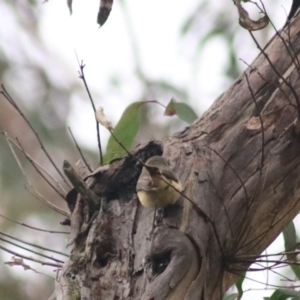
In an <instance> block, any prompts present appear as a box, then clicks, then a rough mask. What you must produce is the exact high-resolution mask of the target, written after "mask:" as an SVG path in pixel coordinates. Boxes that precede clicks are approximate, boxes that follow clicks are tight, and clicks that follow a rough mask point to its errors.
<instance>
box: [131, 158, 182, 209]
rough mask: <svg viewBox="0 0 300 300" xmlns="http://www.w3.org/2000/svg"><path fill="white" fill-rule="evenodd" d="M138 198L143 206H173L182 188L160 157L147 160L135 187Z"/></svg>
mask: <svg viewBox="0 0 300 300" xmlns="http://www.w3.org/2000/svg"><path fill="white" fill-rule="evenodd" d="M136 191H137V194H138V198H139V200H140V202H141V203H142V205H143V206H145V207H154V208H160V207H165V206H167V205H169V204H174V203H175V202H176V201H177V200H178V199H179V197H180V192H181V191H182V187H181V184H180V182H179V181H178V179H177V177H176V176H175V175H174V173H173V172H172V170H171V168H170V166H169V165H168V163H167V161H166V160H165V159H164V158H163V157H162V156H153V157H151V158H149V159H148V160H147V161H146V163H145V166H144V167H143V170H142V172H141V175H140V177H139V179H138V182H137V185H136Z"/></svg>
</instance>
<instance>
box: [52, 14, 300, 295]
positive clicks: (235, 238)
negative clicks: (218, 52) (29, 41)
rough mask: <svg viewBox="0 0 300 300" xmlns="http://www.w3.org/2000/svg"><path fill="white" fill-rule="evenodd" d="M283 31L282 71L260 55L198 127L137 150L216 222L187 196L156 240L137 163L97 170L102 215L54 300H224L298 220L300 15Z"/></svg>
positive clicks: (77, 246) (276, 55)
mask: <svg viewBox="0 0 300 300" xmlns="http://www.w3.org/2000/svg"><path fill="white" fill-rule="evenodd" d="M285 31H286V32H282V33H281V35H282V38H283V39H284V41H285V43H286V45H284V43H283V41H282V39H280V38H278V37H276V38H275V39H274V40H273V42H272V43H271V44H270V45H269V46H268V47H267V49H266V50H265V52H266V54H267V56H268V58H269V59H270V61H271V62H272V64H273V66H274V68H275V69H276V70H277V72H275V71H274V68H273V67H272V66H270V63H269V62H268V60H267V59H266V57H265V56H264V55H263V54H260V55H259V56H258V58H257V59H256V60H255V61H254V62H253V64H252V66H251V68H248V69H247V70H246V72H245V73H244V74H243V75H242V76H241V77H240V78H239V79H238V80H236V82H235V83H234V84H233V85H232V86H231V87H230V88H229V89H228V90H227V91H226V92H225V93H224V94H223V95H221V96H220V97H219V98H218V99H217V100H216V101H215V103H214V105H213V106H212V107H211V108H210V109H209V110H208V111H207V112H206V113H205V114H204V115H203V116H202V117H201V118H200V119H199V120H197V121H196V122H195V123H194V124H192V125H191V126H189V127H187V128H185V129H184V130H182V131H181V132H179V133H178V134H175V135H174V136H172V137H169V138H166V139H163V140H162V141H157V142H155V141H154V142H150V143H149V144H147V145H141V146H139V147H138V148H137V149H135V150H134V151H133V152H132V153H133V155H135V156H136V157H138V158H139V159H141V160H142V161H146V160H147V158H149V157H151V156H153V155H160V154H163V156H164V157H165V158H166V159H167V160H168V161H169V163H170V165H171V168H172V169H173V171H174V173H175V174H176V175H177V176H178V178H179V179H180V181H181V182H182V184H183V186H184V188H185V194H186V195H187V196H188V197H189V198H191V199H192V200H193V201H194V202H195V203H196V205H197V206H199V207H200V208H201V209H202V211H204V212H205V213H206V214H207V216H208V217H209V220H210V221H209V220H206V219H205V218H203V216H200V215H199V214H198V213H197V212H196V210H195V209H194V208H193V206H192V205H191V204H189V202H188V201H187V200H185V199H184V198H182V199H181V200H180V201H179V203H178V205H175V206H174V207H171V208H168V209H167V210H166V214H167V215H166V216H165V217H164V219H163V224H162V225H161V226H158V227H157V228H155V232H154V234H153V235H150V231H151V227H152V225H151V224H152V220H153V210H151V209H147V208H144V207H142V206H141V205H140V204H139V203H138V201H137V197H136V192H135V185H136V181H137V178H138V176H139V172H140V171H141V168H142V165H141V164H140V163H139V162H137V161H136V160H135V159H134V158H133V157H130V156H128V157H126V158H124V159H122V160H120V161H118V162H116V163H114V164H113V165H112V166H111V167H110V168H109V169H107V168H106V169H103V171H101V169H100V170H99V171H98V172H97V174H96V175H94V176H93V178H94V183H93V184H92V185H91V188H92V189H93V190H94V191H95V192H96V193H97V194H98V195H99V197H100V198H101V200H102V201H104V200H105V202H106V203H107V208H106V209H99V210H98V211H94V212H91V213H90V215H91V216H92V215H93V216H94V217H93V218H92V217H91V220H92V222H91V224H89V225H88V227H87V228H85V229H86V230H85V231H83V232H82V233H81V235H80V237H79V238H78V239H77V240H76V241H75V243H74V245H73V250H72V255H71V258H70V261H69V262H68V263H67V264H66V266H65V268H64V270H63V272H61V276H60V279H59V281H58V282H57V286H56V294H57V298H58V299H72V300H73V299H105V300H112V299H155V300H162V299H173V300H174V299H178V300H180V299H189V300H194V299H195V300H196V299H209V300H214V299H221V298H222V294H224V292H225V291H226V290H227V289H228V288H229V287H230V286H231V285H232V284H233V283H234V281H235V280H236V278H237V275H236V274H241V273H243V272H244V271H245V270H246V269H247V268H248V267H249V258H247V257H249V256H250V255H254V256H255V255H258V254H260V253H261V252H262V251H263V250H264V249H265V248H266V247H267V246H268V245H269V244H270V243H271V242H272V241H273V240H274V239H275V238H276V237H277V235H278V234H279V233H280V232H281V231H282V230H283V228H284V227H285V226H286V225H287V224H288V223H289V222H290V221H291V220H292V219H293V218H294V217H295V216H296V215H297V213H298V212H299V209H300V201H299V195H300V191H299V187H300V185H299V183H300V173H299V171H300V155H299V153H300V131H299V129H300V124H299V111H300V107H299V99H298V97H299V96H300V84H299V65H298V66H297V64H298V63H297V62H298V59H296V58H294V59H292V58H291V55H290V54H292V55H295V54H298V53H299V49H300V38H299V34H300V18H299V17H297V18H296V19H295V20H293V22H292V24H291V27H290V30H289V33H288V30H287V28H286V30H285ZM245 34H247V33H246V32H245ZM287 47H288V50H287ZM278 74H281V75H282V76H283V78H284V80H283V79H282V78H280V76H278ZM246 76H247V77H246ZM247 78H248V81H249V84H248V82H247ZM284 81H285V82H284ZM287 83H288V84H287ZM290 86H292V87H293V89H291V87H290ZM251 90H252V91H253V94H252V93H251ZM253 95H254V96H253ZM295 96H296V97H295ZM255 102H256V103H255ZM262 128H263V130H262ZM252 260H253V259H252ZM149 278H150V279H149ZM71 295H72V296H71Z"/></svg>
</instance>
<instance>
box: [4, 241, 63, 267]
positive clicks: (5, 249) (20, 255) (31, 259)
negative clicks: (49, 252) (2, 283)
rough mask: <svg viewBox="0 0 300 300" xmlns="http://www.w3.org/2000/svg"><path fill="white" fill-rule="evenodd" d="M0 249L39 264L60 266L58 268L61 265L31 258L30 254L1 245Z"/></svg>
mask: <svg viewBox="0 0 300 300" xmlns="http://www.w3.org/2000/svg"><path fill="white" fill-rule="evenodd" d="M0 249H2V250H4V251H6V252H8V253H10V254H13V255H15V256H17V257H21V258H24V259H27V260H30V261H33V262H36V263H39V264H41V265H43V266H50V267H55V268H60V269H61V268H62V267H63V266H62V265H59V264H54V263H49V262H45V261H42V260H38V259H35V258H32V257H30V256H26V255H23V254H19V253H17V252H15V251H12V250H9V249H7V248H5V247H3V246H1V245H0ZM30 269H31V268H30Z"/></svg>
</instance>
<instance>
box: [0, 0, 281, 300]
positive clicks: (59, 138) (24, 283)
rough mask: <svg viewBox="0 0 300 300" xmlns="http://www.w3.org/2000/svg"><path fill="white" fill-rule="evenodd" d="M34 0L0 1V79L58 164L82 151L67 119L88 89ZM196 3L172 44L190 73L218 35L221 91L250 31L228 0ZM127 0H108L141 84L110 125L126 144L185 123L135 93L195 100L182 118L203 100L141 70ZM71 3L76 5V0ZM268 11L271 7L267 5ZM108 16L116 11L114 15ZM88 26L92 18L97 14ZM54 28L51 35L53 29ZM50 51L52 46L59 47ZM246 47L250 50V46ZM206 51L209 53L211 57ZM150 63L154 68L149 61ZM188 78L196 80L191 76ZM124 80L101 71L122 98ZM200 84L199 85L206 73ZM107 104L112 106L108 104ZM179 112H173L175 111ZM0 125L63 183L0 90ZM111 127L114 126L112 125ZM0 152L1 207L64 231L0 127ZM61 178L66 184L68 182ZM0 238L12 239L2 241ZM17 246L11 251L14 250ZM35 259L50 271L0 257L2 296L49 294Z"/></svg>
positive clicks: (35, 239)
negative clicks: (50, 38)
mask: <svg viewBox="0 0 300 300" xmlns="http://www.w3.org/2000/svg"><path fill="white" fill-rule="evenodd" d="M145 1H150V0H145ZM270 1H271V0H270ZM270 1H268V2H269V3H272V5H270V8H271V9H272V10H273V11H274V10H275V9H277V10H278V9H280V5H279V1H274V0H273V1H271V2H270ZM41 2H42V0H31V1H22V0H4V1H2V2H1V3H0V12H1V16H2V17H1V19H2V20H1V21H0V25H1V26H0V81H1V82H4V83H5V86H6V88H7V89H8V91H9V92H10V94H11V95H12V96H13V98H14V99H15V101H16V102H17V103H18V105H20V107H21V109H22V111H23V112H24V114H25V115H26V116H27V118H28V119H29V120H30V122H31V123H32V125H33V126H34V128H35V130H36V132H38V134H39V137H40V138H41V140H42V141H43V143H44V145H45V147H46V148H47V149H48V151H49V152H50V154H51V156H52V157H53V159H54V161H55V162H56V164H57V166H58V167H59V168H60V169H61V166H62V162H63V160H64V159H66V158H67V159H68V160H69V161H71V162H75V161H76V160H78V159H79V154H78V152H77V150H76V148H75V146H74V143H73V142H72V141H71V139H70V136H69V134H68V132H67V124H66V119H67V117H68V116H69V113H70V111H71V101H72V99H74V98H75V99H77V98H83V96H82V95H84V96H85V91H83V89H82V83H81V82H80V80H78V78H77V77H76V76H77V74H73V73H72V71H71V70H70V69H69V67H68V66H67V65H66V64H65V63H64V58H63V57H59V56H57V55H54V54H53V49H50V47H49V45H48V46H46V45H45V39H46V38H47V37H45V36H43V33H42V32H43V30H42V28H41V20H42V19H43V12H42V9H41ZM266 2H267V1H266ZM194 3H195V5H194V7H193V9H191V11H190V14H189V15H187V16H186V17H185V20H184V21H183V22H182V25H181V30H180V32H179V33H178V36H179V47H178V48H181V47H183V50H182V56H183V57H184V58H185V59H186V60H187V61H190V65H191V69H190V73H191V74H185V75H186V76H187V77H188V78H189V76H191V75H194V76H195V75H196V73H197V72H198V70H199V68H201V66H200V67H199V61H201V59H202V55H203V53H204V50H205V48H206V47H208V46H209V45H210V43H211V42H212V41H214V40H215V39H220V40H222V41H223V42H224V44H225V47H223V48H222V49H220V50H219V51H221V52H222V54H224V53H225V56H226V57H227V59H226V64H225V66H224V68H223V74H217V76H218V77H220V85H219V86H218V87H216V93H221V92H222V91H223V90H222V89H223V88H225V86H227V85H228V84H229V82H231V81H232V80H234V79H236V78H237V77H238V76H239V75H240V74H241V72H242V68H241V65H240V64H239V61H238V60H239V56H238V55H237V51H239V50H240V49H241V47H243V46H244V41H245V36H246V35H247V33H246V32H245V31H244V30H243V29H241V28H240V27H239V25H238V21H237V13H236V10H235V7H234V5H233V3H232V1H231V0H214V1H212V0H209V1H208V0H199V1H194ZM275 3H276V5H277V8H276V5H275ZM74 5H76V3H75V4H74ZM129 5H132V4H131V2H130V1H125V0H120V1H119V2H117V1H115V4H114V8H113V9H118V8H119V9H120V11H121V12H122V14H123V16H124V19H125V23H126V26H127V28H126V30H127V32H128V34H129V39H130V41H129V42H130V44H131V51H132V57H133V58H134V66H133V69H134V75H135V78H134V80H136V82H137V86H138V87H139V88H138V89H137V90H138V91H136V93H135V94H130V93H129V94H130V96H128V97H131V98H130V99H131V103H133V104H131V105H129V106H128V108H127V110H126V111H124V114H123V117H124V116H125V117H124V118H122V121H120V122H123V124H121V125H122V126H121V125H119V124H118V125H117V127H116V131H115V134H116V135H117V136H118V137H119V138H120V139H122V141H123V142H124V144H125V145H126V147H130V146H131V145H132V143H133V141H135V143H139V142H141V141H145V140H147V139H150V138H154V137H155V138H160V137H162V136H166V135H168V134H170V132H173V131H174V130H178V129H181V128H182V127H183V126H186V123H185V122H182V121H180V120H179V118H172V119H169V118H163V117H159V116H162V115H163V111H159V109H160V108H159V107H158V106H157V105H155V106H153V105H143V109H140V107H141V106H140V104H139V103H141V102H140V101H150V100H154V101H159V102H162V103H163V102H164V103H166V102H167V101H169V99H171V98H172V97H174V98H175V99H178V101H179V103H177V104H174V103H173V106H175V109H176V110H178V111H179V112H182V111H181V109H182V107H183V106H184V109H186V108H187V107H188V108H190V107H195V108H197V110H198V111H197V113H195V112H194V111H193V110H192V109H188V113H187V114H186V110H184V112H183V118H182V119H184V120H185V121H187V122H189V123H190V122H192V121H193V120H194V119H195V118H196V115H197V114H199V113H202V112H203V107H202V103H203V102H201V101H200V100H199V99H202V98H203V97H202V96H201V95H200V94H199V90H198V89H196V92H195V90H194V91H193V89H191V87H190V86H180V85H178V84H176V82H172V81H171V80H170V81H169V80H168V79H166V78H163V77H155V76H153V75H149V74H148V73H147V71H145V68H144V65H143V64H144V62H143V60H142V59H141V53H140V51H141V49H140V46H141V45H140V44H139V36H138V35H136V33H135V28H134V26H133V23H132V21H131V19H132V17H133V16H131V15H130V13H129V10H128V7H127V6H129ZM174 5H175V4H174ZM75 9H76V7H74V10H75ZM113 13H114V12H112V14H113ZM159 13H164V14H165V15H166V18H167V17H168V11H166V12H159ZM269 14H270V15H271V16H272V11H270V12H269ZM93 17H94V16H92V18H93ZM111 17H113V16H112V15H111V16H110V18H111ZM53 22H56V20H55V15H53ZM166 22H167V21H166ZM49 26H51V25H49ZM95 26H97V25H96V20H95ZM109 26H110V19H109V20H108V21H107V24H106V25H105V28H107V27H109ZM149 26H150V25H149ZM8 28H9V30H8ZM100 30H101V29H100ZM53 34H54V35H55V32H53ZM153 34H155V32H154V33H153ZM257 34H258V38H259V40H260V41H261V42H262V44H264V43H266V41H267V40H268V38H269V37H270V35H272V31H271V30H270V28H268V29H266V30H264V31H263V32H259V33H257ZM112 38H115V37H112ZM100 39H101V36H100ZM158 46H160V45H154V47H158ZM248 48H249V47H248ZM56 50H58V51H59V49H56ZM119 51H120V52H122V49H119ZM251 51H252V52H254V53H257V49H255V47H254V45H253V48H252V49H251ZM70 55H72V54H70ZM213 59H214V57H212V60H213ZM250 62H251V61H250ZM250 62H249V63H250ZM153 68H155V65H154V66H153ZM172 72H179V73H180V72H181V70H177V69H174V70H172ZM191 78H192V80H193V77H192V76H191ZM208 80H209V79H208ZM128 81H129V80H128V78H124V77H122V76H121V75H120V74H116V73H115V74H113V75H111V77H109V78H107V82H108V83H107V85H108V88H107V91H109V92H110V93H112V94H113V93H116V94H117V97H118V98H119V99H123V97H124V94H125V92H123V91H124V90H126V89H127V90H132V88H131V86H129V88H128V86H127V85H128ZM193 84H194V85H197V84H198V83H197V82H196V80H195V81H193ZM201 84H202V85H205V83H204V82H202V83H201ZM99 89H100V87H99ZM97 92H98V91H96V90H95V88H94V90H92V93H93V94H96V93H97ZM132 95H134V96H132ZM137 101H138V102H137ZM113 105H114V106H116V104H115V103H114V104H113ZM173 108H174V107H173ZM128 111H129V112H130V113H129V112H128ZM178 116H179V117H180V115H179V114H178ZM87 118H88V116H87ZM124 122H125V125H124ZM0 126H1V128H2V130H4V131H6V132H7V133H8V134H9V136H11V137H12V138H15V137H18V139H19V141H20V143H21V144H22V146H23V147H24V149H25V150H26V152H27V153H29V154H30V155H31V156H32V157H34V158H35V159H36V160H37V161H38V162H39V163H40V164H41V165H43V166H44V167H45V168H46V169H47V170H49V172H50V173H51V175H52V176H53V177H55V178H56V179H57V180H58V181H59V182H61V183H62V178H60V177H59V175H58V174H57V172H56V171H55V169H54V168H53V166H52V165H51V164H50V163H49V160H48V159H47V158H46V156H45V154H44V153H43V151H42V150H41V147H40V145H39V143H38V142H37V140H36V137H35V136H34V135H33V133H32V132H30V130H29V128H28V126H27V125H26V124H25V122H24V121H23V120H22V118H21V116H20V115H19V114H18V113H17V112H16V111H15V110H14V109H13V108H12V107H11V106H10V105H9V104H8V103H7V101H6V100H5V99H4V98H3V97H2V96H0ZM118 126H120V128H121V130H118ZM124 127H126V128H127V130H128V132H129V131H130V132H131V134H130V136H129V139H128V137H125V140H123V137H122V134H123V133H124V131H123V130H124V129H123V128H124ZM138 129H139V132H138ZM136 135H137V137H136ZM95 140H96V139H95ZM113 144H114V145H115V143H114V142H113V140H112V139H110V141H109V142H108V146H107V147H108V149H110V147H114V145H113ZM95 145H96V143H95ZM80 146H81V148H82V150H83V152H84V154H85V155H86V156H87V158H88V160H90V161H91V162H92V164H93V165H94V166H95V165H97V161H98V158H97V149H94V151H91V150H90V149H87V148H85V147H84V145H80ZM111 151H113V152H114V151H116V150H111ZM117 151H118V150H117ZM16 152H17V154H18V156H19V158H20V160H21V162H22V164H23V167H24V169H25V171H26V174H27V175H28V177H29V178H30V180H31V181H32V182H33V183H34V185H35V187H36V188H37V189H38V190H39V191H40V192H42V193H43V195H44V196H45V197H46V198H47V199H48V200H50V201H51V202H53V203H54V204H55V205H57V206H60V207H62V208H64V209H66V205H65V203H64V200H62V199H61V198H60V197H59V196H58V195H57V194H56V193H55V192H54V191H53V190H52V189H51V188H50V187H49V186H48V185H47V184H45V182H44V180H42V179H41V178H40V176H39V175H38V174H36V172H35V170H34V169H33V168H32V166H31V165H30V164H29V163H28V161H26V160H25V159H24V155H23V153H21V152H20V151H18V150H16ZM0 153H1V156H0V190H1V199H0V201H1V213H2V214H4V215H6V216H8V217H10V218H12V219H15V220H17V221H19V222H24V223H30V224H32V225H33V226H37V227H42V228H47V227H48V228H51V229H52V230H64V231H66V230H67V229H68V228H65V227H62V226H60V225H59V222H60V221H62V219H63V218H62V216H60V215H58V214H57V213H54V212H53V211H51V210H50V209H48V208H47V207H45V206H44V205H43V204H41V203H40V202H38V201H37V200H36V199H35V198H34V197H33V196H32V195H31V194H30V193H29V192H28V191H26V189H25V186H27V184H26V180H25V179H24V178H23V175H22V173H21V171H20V169H19V167H18V166H17V163H16V161H15V159H14V158H13V155H12V153H11V152H10V150H9V147H8V146H7V144H6V141H5V139H4V137H3V136H2V135H1V136H0ZM62 184H63V183H62ZM63 185H64V187H65V188H66V189H67V186H66V185H65V184H63ZM26 188H28V186H27V187H26ZM0 228H1V229H0V230H2V231H5V232H9V233H10V234H12V235H15V236H17V237H19V238H22V239H26V240H28V241H30V242H32V243H36V244H42V245H44V246H48V247H49V248H53V249H56V250H60V251H62V250H64V251H65V249H64V247H65V244H66V243H65V239H66V238H67V236H66V235H53V234H49V233H39V232H36V231H32V230H30V229H27V228H25V229H24V227H20V226H19V225H18V226H16V225H15V224H14V223H12V222H8V221H5V220H4V219H1V218H0ZM3 244H4V243H3ZM1 245H2V243H1ZM5 246H6V247H8V248H12V247H10V246H8V245H7V244H5ZM14 250H15V251H17V249H14ZM10 257H11V255H8V254H6V253H3V252H0V264H2V262H3V261H7V260H9V259H10ZM1 260H2V261H1ZM30 264H31V263H30ZM32 267H33V268H34V267H35V265H34V264H33V266H32ZM36 268H37V270H38V271H41V272H45V273H47V274H48V275H50V276H51V277H52V279H49V277H48V276H42V275H40V274H35V273H33V272H31V271H26V273H25V271H22V270H20V269H16V268H10V267H8V266H5V267H3V266H2V270H3V272H1V275H0V291H1V299H8V300H10V299H12V300H18V299H22V300H23V299H31V300H35V299H39V300H40V299H48V298H49V297H50V295H51V293H52V291H53V288H54V284H53V280H54V279H53V278H55V273H54V272H52V269H51V270H50V269H49V268H48V269H46V268H45V267H41V266H40V265H37V267H36ZM28 272H31V273H28Z"/></svg>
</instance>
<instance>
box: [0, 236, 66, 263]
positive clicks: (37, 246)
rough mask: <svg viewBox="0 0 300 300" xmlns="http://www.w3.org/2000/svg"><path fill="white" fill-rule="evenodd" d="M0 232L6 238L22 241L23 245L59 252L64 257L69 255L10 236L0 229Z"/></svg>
mask: <svg viewBox="0 0 300 300" xmlns="http://www.w3.org/2000/svg"><path fill="white" fill-rule="evenodd" d="M0 234H1V235H4V236H6V237H8V238H11V239H13V240H15V241H18V242H20V243H23V244H25V245H28V246H31V247H35V248H38V249H41V250H45V251H48V252H52V253H55V254H59V255H62V256H65V257H69V255H68V254H66V253H63V252H59V251H56V250H52V249H49V248H45V247H42V246H39V245H36V244H32V243H28V242H25V241H23V240H21V239H18V238H16V237H14V236H12V235H10V234H7V233H4V232H2V231H0Z"/></svg>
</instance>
